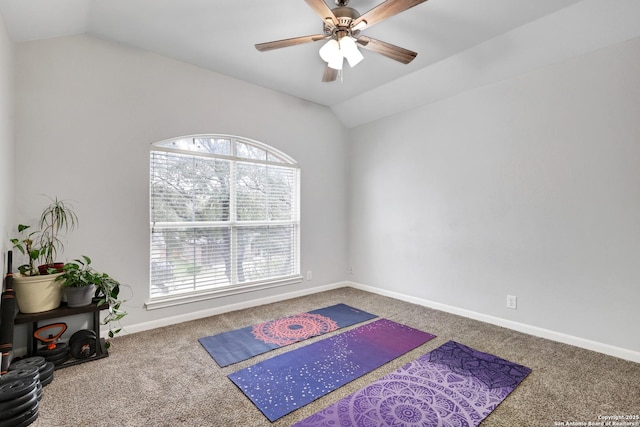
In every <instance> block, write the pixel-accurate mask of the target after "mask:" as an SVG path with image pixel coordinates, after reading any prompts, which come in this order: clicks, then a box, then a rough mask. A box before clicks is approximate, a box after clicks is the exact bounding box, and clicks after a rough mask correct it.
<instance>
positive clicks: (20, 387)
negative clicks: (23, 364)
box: [0, 378, 38, 402]
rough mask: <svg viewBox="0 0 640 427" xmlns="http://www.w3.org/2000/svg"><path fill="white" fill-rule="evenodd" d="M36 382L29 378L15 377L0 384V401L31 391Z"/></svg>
mask: <svg viewBox="0 0 640 427" xmlns="http://www.w3.org/2000/svg"><path fill="white" fill-rule="evenodd" d="M37 383H38V382H37V381H33V380H31V379H29V378H16V379H15V380H13V381H7V382H6V383H3V384H0V402H6V401H8V400H13V399H16V398H18V397H21V396H24V395H25V394H27V393H29V392H31V391H33V390H34V389H35V388H36V384H37Z"/></svg>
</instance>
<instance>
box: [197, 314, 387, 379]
mask: <svg viewBox="0 0 640 427" xmlns="http://www.w3.org/2000/svg"><path fill="white" fill-rule="evenodd" d="M375 317H377V316H376V315H374V314H371V313H367V312H366V311H362V310H358V309H356V308H353V307H350V306H348V305H346V304H336V305H332V306H330V307H325V308H320V309H318V310H313V311H310V312H308V313H299V314H296V315H293V316H287V317H283V318H281V319H275V320H270V321H268V322H264V323H259V324H257V325H253V326H248V327H246V328H242V329H237V330H235V331H229V332H224V333H221V334H218V335H212V336H209V337H205V338H200V339H198V341H199V342H200V344H202V346H203V347H204V348H205V350H207V352H209V354H210V355H211V357H213V359H214V360H215V361H216V362H217V363H218V365H220V366H221V367H224V366H228V365H231V364H233V363H237V362H240V361H242V360H246V359H249V358H251V357H253V356H257V355H258V354H262V353H266V352H268V351H270V350H273V349H275V348H280V347H284V346H286V345H289V344H293V343H296V342H299V341H303V340H306V339H308V338H311V337H315V336H318V335H322V334H326V333H327V332H332V331H335V330H338V329H340V328H344V327H347V326H351V325H355V324H356V323H360V322H364V321H366V320H370V319H373V318H375Z"/></svg>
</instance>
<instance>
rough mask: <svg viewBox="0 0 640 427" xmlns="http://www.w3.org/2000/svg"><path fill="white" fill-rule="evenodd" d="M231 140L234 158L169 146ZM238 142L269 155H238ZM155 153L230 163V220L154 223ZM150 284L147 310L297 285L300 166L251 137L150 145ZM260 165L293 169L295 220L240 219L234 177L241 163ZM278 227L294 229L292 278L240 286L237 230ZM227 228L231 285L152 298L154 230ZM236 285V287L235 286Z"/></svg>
mask: <svg viewBox="0 0 640 427" xmlns="http://www.w3.org/2000/svg"><path fill="white" fill-rule="evenodd" d="M197 138H204V139H228V140H229V141H230V145H231V147H230V149H231V155H226V154H214V153H204V152H198V151H190V150H185V149H180V148H170V147H167V146H166V145H167V144H171V143H173V142H175V141H180V140H188V139H194V140H195V139H197ZM238 143H241V144H245V145H246V146H249V147H255V148H257V149H259V150H262V151H265V152H266V158H265V159H253V158H246V157H239V156H238V148H237V147H238ZM154 152H167V153H176V154H181V155H187V156H194V157H207V158H214V159H221V160H226V161H229V162H230V168H231V169H230V175H229V177H230V179H229V181H230V183H232V184H231V185H230V186H229V187H230V188H229V192H230V193H229V220H228V221H196V222H186V221H185V222H161V223H154V222H153V220H152V209H153V207H152V205H151V203H152V191H153V190H152V186H151V185H152V182H151V180H152V174H151V172H152V167H153V166H152V161H153V160H152V156H153V153H154ZM274 159H275V160H274ZM149 163H150V164H149V169H150V170H149V172H150V173H149V180H150V182H149V204H150V205H149V233H150V235H149V244H150V247H149V284H148V288H147V289H148V291H149V297H148V300H147V302H146V303H145V307H146V309H147V310H152V309H158V308H164V307H171V306H175V305H180V304H187V303H192V302H197V301H204V300H208V299H213V298H220V297H225V296H230V295H237V294H242V293H246V292H251V291H256V290H261V289H269V288H274V287H278V286H285V285H291V284H296V283H301V282H302V281H303V277H302V275H301V272H300V270H301V258H300V191H301V184H300V167H299V165H298V163H297V162H296V161H295V160H294V159H293V158H292V157H290V156H288V155H287V154H285V153H283V152H282V151H280V150H278V149H276V148H274V147H271V146H269V145H267V144H264V143H262V142H259V141H255V140H252V139H249V138H245V137H241V136H235V135H225V134H199V135H186V136H181V137H176V138H170V139H166V140H163V141H158V142H155V143H152V144H151V145H150V150H149ZM247 163H250V164H258V165H265V166H274V167H278V168H282V167H284V168H290V169H293V170H294V174H295V175H294V177H295V186H296V188H295V189H294V191H293V193H294V194H292V198H293V219H292V220H269V219H265V220H251V221H247V220H238V217H237V211H236V208H237V206H236V198H237V193H238V188H237V185H236V183H235V182H234V180H233V179H232V178H233V177H234V176H235V171H236V170H237V168H238V165H239V164H247ZM277 225H292V226H294V227H295V241H294V242H293V244H294V246H295V248H294V250H293V256H294V261H293V267H294V272H293V274H291V275H287V276H280V277H277V278H269V279H263V280H254V281H249V282H245V283H237V274H238V271H237V268H236V266H237V260H236V255H237V251H238V244H237V240H236V237H237V234H238V230H239V229H242V228H246V227H266V226H277ZM172 226H173V227H174V228H175V227H177V226H179V227H185V228H188V227H207V228H210V227H217V226H219V227H228V228H229V229H230V230H231V232H230V233H231V236H232V238H231V241H232V243H231V245H230V249H229V250H230V257H231V261H230V262H231V265H232V268H231V272H232V273H231V274H232V278H231V279H230V282H231V284H230V285H226V286H221V287H217V288H213V289H204V290H195V291H192V292H185V293H177V294H173V295H163V296H155V297H152V296H151V287H152V280H153V276H152V245H153V230H154V228H156V229H157V228H171V227H172ZM234 282H235V284H234Z"/></svg>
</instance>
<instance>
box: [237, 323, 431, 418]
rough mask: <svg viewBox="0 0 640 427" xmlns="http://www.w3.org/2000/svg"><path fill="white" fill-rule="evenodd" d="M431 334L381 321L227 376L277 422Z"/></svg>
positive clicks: (429, 336)
mask: <svg viewBox="0 0 640 427" xmlns="http://www.w3.org/2000/svg"><path fill="white" fill-rule="evenodd" d="M434 337H435V335H432V334H429V333H426V332H422V331H419V330H417V329H413V328H410V327H408V326H406V325H401V324H399V323H396V322H392V321H391V320H387V319H380V320H376V321H375V322H371V323H368V324H366V325H363V326H359V327H357V328H354V329H351V330H349V331H347V332H343V333H341V334H338V335H335V336H333V337H330V338H326V339H323V340H321V341H318V342H315V343H313V344H309V345H308V346H306V347H301V348H299V349H296V350H292V351H289V352H288V353H284V354H281V355H279V356H275V357H273V358H271V359H268V360H265V361H263V362H260V363H257V364H255V365H253V366H250V367H248V368H245V369H241V370H239V371H237V372H234V373H233V374H230V375H228V377H229V379H230V380H231V381H233V382H234V383H235V384H236V385H237V386H238V387H239V388H240V390H242V392H243V393H244V394H245V395H246V396H247V397H248V398H249V399H251V401H252V402H253V403H254V404H255V405H256V406H257V407H258V409H260V411H262V413H263V414H264V415H265V416H266V417H267V418H268V419H269V420H270V421H275V420H277V419H278V418H281V417H283V416H285V415H287V414H288V413H290V412H293V411H295V410H296V409H298V408H301V407H303V406H304V405H306V404H308V403H310V402H313V401H314V400H316V399H318V398H319V397H322V396H324V395H325V394H327V393H329V392H331V391H333V390H335V389H337V388H339V387H341V386H343V385H345V384H347V383H348V382H350V381H353V380H354V379H356V378H358V377H361V376H362V375H364V374H366V373H368V372H371V371H372V370H374V369H376V368H378V367H380V366H382V365H384V364H385V363H387V362H389V361H391V360H393V359H395V358H397V357H399V356H401V355H403V354H404V353H406V352H408V351H409V350H412V349H414V348H416V347H418V346H420V345H422V344H424V343H425V342H427V341H429V340H430V339H432V338H434Z"/></svg>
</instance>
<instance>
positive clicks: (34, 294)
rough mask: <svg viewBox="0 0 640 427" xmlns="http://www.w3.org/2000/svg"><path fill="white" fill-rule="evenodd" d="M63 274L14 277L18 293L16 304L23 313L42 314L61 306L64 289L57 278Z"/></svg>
mask: <svg viewBox="0 0 640 427" xmlns="http://www.w3.org/2000/svg"><path fill="white" fill-rule="evenodd" d="M61 274H62V273H56V274H46V275H41V276H22V275H21V274H16V275H15V276H14V277H13V289H14V291H15V292H16V302H17V303H18V308H19V309H20V311H21V312H22V313H41V312H43V311H49V310H53V309H54V308H58V307H59V306H60V302H61V301H62V288H61V287H60V282H56V277H58V276H60V275H61Z"/></svg>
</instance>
